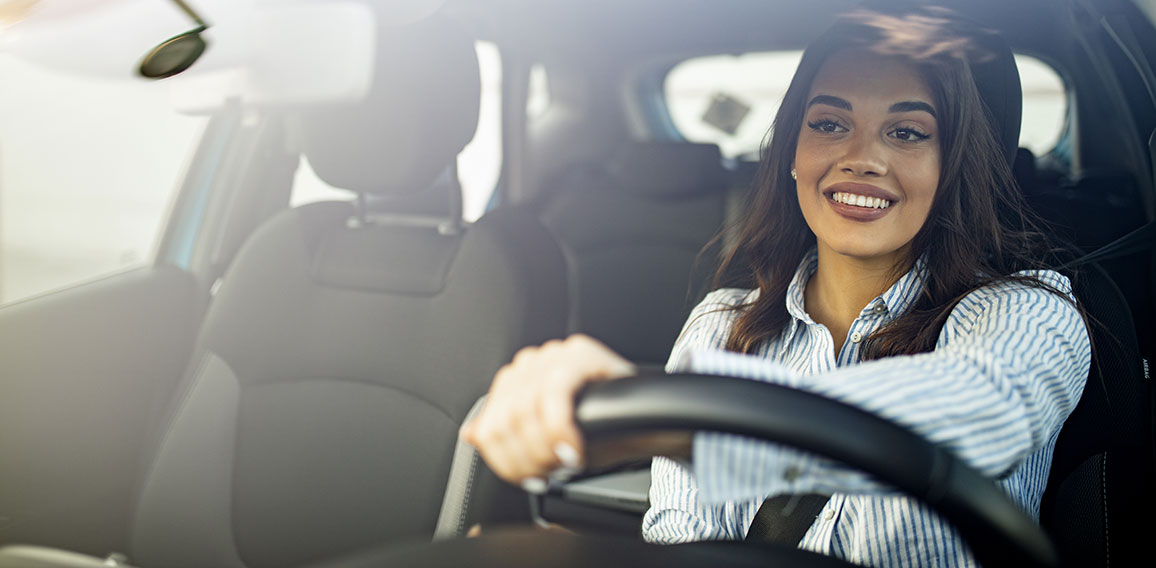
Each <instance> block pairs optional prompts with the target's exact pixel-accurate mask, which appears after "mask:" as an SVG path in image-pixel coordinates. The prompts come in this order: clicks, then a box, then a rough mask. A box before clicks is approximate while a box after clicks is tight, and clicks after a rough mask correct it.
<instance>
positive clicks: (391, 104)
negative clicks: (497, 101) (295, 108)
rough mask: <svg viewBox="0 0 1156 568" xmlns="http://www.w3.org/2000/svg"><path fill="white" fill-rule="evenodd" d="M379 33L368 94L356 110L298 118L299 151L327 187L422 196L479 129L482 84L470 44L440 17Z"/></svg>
mask: <svg viewBox="0 0 1156 568" xmlns="http://www.w3.org/2000/svg"><path fill="white" fill-rule="evenodd" d="M377 34H378V40H377V45H378V48H377V54H376V62H375V66H374V67H375V68H374V78H373V83H372V86H371V87H370V92H369V93H368V94H367V95H366V98H365V99H364V100H362V101H361V102H359V103H356V104H349V105H342V106H340V107H326V108H321V109H317V110H313V111H309V112H307V113H304V114H303V116H302V117H301V118H302V121H301V122H302V134H303V138H304V140H303V146H304V152H305V155H306V156H307V157H308V159H309V164H310V165H311V166H312V167H313V170H314V171H315V172H316V173H317V175H318V177H320V178H321V179H322V180H324V181H325V182H326V183H328V184H329V185H331V186H333V187H338V188H341V189H348V190H352V191H357V192H365V193H406V192H415V191H420V190H422V189H424V188H425V187H427V186H429V185H430V184H431V183H432V182H433V181H434V180H435V179H436V178H437V177H438V174H440V173H442V172H443V171H445V170H446V167H447V166H449V165H450V164H452V163H453V161H454V160H455V159H456V157H457V155H458V153H459V152H461V150H462V148H464V147H465V145H466V144H467V143H468V142H469V141H470V139H472V138H473V136H474V131H475V130H476V129H477V124H478V99H479V97H480V96H481V79H480V77H479V74H478V59H477V55H476V52H475V51H474V41H473V39H471V38H470V37H469V35H468V34H467V33H466V32H465V30H464V28H462V27H461V26H460V25H458V24H456V23H455V22H453V21H452V20H450V19H448V18H446V17H444V16H440V15H435V16H431V17H430V18H427V19H425V20H422V21H420V22H416V23H413V24H408V25H405V26H398V27H385V26H383V27H379V28H378V30H377Z"/></svg>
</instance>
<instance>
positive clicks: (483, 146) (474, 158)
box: [291, 41, 502, 221]
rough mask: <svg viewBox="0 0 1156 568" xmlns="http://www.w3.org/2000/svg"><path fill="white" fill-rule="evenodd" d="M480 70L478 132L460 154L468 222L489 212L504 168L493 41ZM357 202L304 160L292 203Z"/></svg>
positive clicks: (481, 56) (481, 50)
mask: <svg viewBox="0 0 1156 568" xmlns="http://www.w3.org/2000/svg"><path fill="white" fill-rule="evenodd" d="M476 49H477V53H478V67H479V71H480V73H481V80H482V95H481V100H480V101H479V104H480V107H479V111H478V129H477V131H476V132H475V133H474V138H473V140H471V141H470V143H469V144H467V145H466V147H465V148H464V149H462V152H461V153H460V154H458V178H459V179H460V180H461V183H462V216H463V217H464V218H465V220H467V221H474V220H477V218H478V217H481V216H482V213H484V212H485V210H486V205H487V204H488V203H489V200H490V196H491V195H492V194H493V193H494V188H495V187H497V184H498V177H499V176H500V174H501V169H502V130H501V128H502V117H501V107H502V59H501V54H500V53H499V52H498V47H497V46H496V45H494V44H493V43H491V42H485V41H479V42H477V44H476ZM351 199H353V194H352V193H351V192H348V191H345V190H341V189H336V188H333V187H330V186H329V185H328V184H326V183H325V182H324V181H322V180H321V179H320V178H318V177H317V174H316V173H314V172H313V169H312V168H310V167H309V161H308V160H307V159H305V157H302V158H301V165H300V167H299V168H297V175H296V178H295V179H294V182H293V193H292V198H291V204H292V205H293V206H297V205H303V204H305V203H311V202H314V201H327V200H339V201H346V200H351Z"/></svg>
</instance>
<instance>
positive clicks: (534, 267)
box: [130, 19, 568, 568]
mask: <svg viewBox="0 0 1156 568" xmlns="http://www.w3.org/2000/svg"><path fill="white" fill-rule="evenodd" d="M379 36H380V44H381V45H380V46H379V49H378V52H377V62H376V66H377V69H376V76H375V80H374V85H373V87H372V88H371V92H370V93H369V95H368V98H367V100H365V101H364V102H361V103H358V104H353V105H347V106H342V107H336V108H317V109H312V110H309V111H304V112H302V114H301V116H300V125H301V129H300V130H301V132H302V138H303V145H304V148H305V151H304V153H305V155H306V156H307V158H308V159H309V162H310V163H311V164H312V165H313V168H314V170H315V171H316V173H317V174H318V176H319V177H321V179H323V180H324V181H325V182H326V183H328V184H329V185H331V186H334V187H338V188H343V189H347V190H349V191H351V192H354V193H357V194H359V195H360V196H361V199H360V200H359V202H358V204H353V203H350V202H344V201H334V202H320V203H313V204H309V205H305V206H302V207H299V208H296V209H289V210H286V211H284V212H282V213H280V214H278V215H276V216H275V217H273V218H272V219H270V220H269V221H267V222H266V223H264V224H263V225H262V226H261V227H260V228H258V229H257V230H256V231H255V232H254V234H253V235H252V236H251V237H250V238H249V240H248V242H247V243H246V244H245V245H244V246H243V247H242V248H241V250H240V252H239V253H238V255H237V257H236V259H235V260H234V261H233V263H232V266H231V267H230V268H229V270H228V272H227V273H226V274H225V275H224V277H223V280H222V282H221V286H220V289H219V291H218V293H217V294H216V296H215V298H214V300H213V304H212V306H211V307H210V309H209V312H208V314H207V316H206V318H205V323H204V326H203V329H202V332H201V335H200V337H199V338H198V352H199V356H198V358H197V359H196V360H195V362H194V365H193V367H192V368H191V369H189V372H188V377H189V379H188V383H187V385H186V387H185V388H184V389H183V394H182V395H181V397H180V400H179V401H178V403H177V404H176V405H175V409H174V412H173V415H172V418H171V420H170V421H169V424H168V427H167V428H166V430H165V431H164V433H163V439H162V441H161V442H160V446H159V448H158V450H157V451H156V454H155V459H154V460H153V463H152V466H151V467H150V468H149V470H148V472H147V475H146V476H145V479H144V483H143V488H142V489H141V491H140V493H139V495H140V497H139V504H138V507H137V514H136V518H135V521H134V524H133V526H132V540H131V545H132V549H131V550H130V558H131V559H132V562H133V563H134V564H136V565H140V566H164V567H170V568H180V567H206V566H214V567H219V568H255V567H282V566H298V565H302V564H306V563H322V562H326V561H328V560H331V559H333V558H336V557H341V556H345V555H348V554H355V553H358V552H363V551H366V550H371V549H373V548H376V547H378V546H381V545H384V544H386V543H389V542H392V541H396V540H398V539H403V538H427V539H428V538H430V537H432V535H433V532H434V526H435V523H436V521H437V518H438V513H439V510H440V507H441V503H442V498H443V492H444V489H445V486H446V480H447V477H448V475H449V466H450V460H451V455H452V451H453V446H454V442H455V440H456V438H457V432H458V428H459V425H460V424H461V423H462V421H463V419H464V418H465V416H466V414H467V412H468V411H469V409H470V407H471V405H473V403H474V401H475V400H476V399H477V398H478V397H479V396H481V395H482V394H483V393H484V392H485V391H486V390H487V388H488V386H489V384H490V381H491V379H492V377H493V374H494V373H495V372H496V371H497V369H498V368H499V367H500V366H501V365H502V364H504V363H506V362H508V361H509V360H510V359H511V358H512V357H513V355H514V353H515V351H516V350H517V349H519V348H521V347H522V346H525V345H527V344H532V343H540V342H542V341H545V340H547V339H550V338H553V337H558V336H561V335H562V334H563V333H564V331H565V318H566V316H567V314H566V305H567V302H568V296H567V291H566V280H565V276H564V273H565V262H564V260H563V256H562V252H561V250H560V249H559V247H558V245H557V244H556V242H555V241H554V239H553V238H552V237H551V236H550V234H549V232H548V231H547V230H546V229H545V227H543V226H542V225H541V223H540V222H539V221H538V220H537V219H536V218H534V217H533V216H532V215H529V214H519V213H518V212H517V211H497V212H494V213H492V214H490V215H487V216H485V217H483V218H482V219H481V220H479V221H478V222H477V223H476V224H474V225H473V226H471V227H463V226H462V224H461V221H460V214H459V213H460V210H461V209H460V201H459V200H460V198H461V196H460V191H458V190H457V183H456V179H453V180H452V182H453V183H452V185H453V186H454V191H448V192H445V193H443V195H444V196H445V201H444V209H443V211H442V215H441V217H440V218H436V216H435V218H431V216H430V215H429V212H428V211H427V212H425V213H424V214H422V215H417V216H415V215H409V216H408V217H407V216H406V215H404V214H397V213H389V214H384V215H383V214H381V213H380V211H382V210H389V209H390V208H389V207H388V206H387V205H388V204H385V203H380V202H381V201H383V200H385V201H388V198H389V196H400V195H411V194H414V193H417V192H421V191H423V190H424V189H425V188H430V187H431V186H432V188H433V189H431V191H436V190H438V188H441V189H443V190H444V188H445V187H446V186H445V185H443V184H439V183H436V180H438V178H439V177H440V176H442V174H444V172H446V171H447V170H448V171H453V169H452V164H453V163H454V162H455V161H456V157H457V155H458V153H459V152H460V151H461V150H462V148H463V147H464V146H465V145H466V143H467V142H469V140H470V139H471V138H472V137H473V134H474V131H475V129H476V124H477V119H478V100H479V96H480V80H479V74H478V66H477V58H476V54H475V51H474V42H473V40H472V38H469V37H468V36H467V35H466V34H465V33H464V30H463V29H461V28H460V27H458V26H456V25H454V23H453V22H451V21H449V20H445V19H431V20H430V21H425V22H422V23H419V24H413V25H410V26H407V27H404V28H389V29H382V30H379ZM366 196H371V197H373V198H374V199H367V198H366ZM370 203H372V204H373V207H370V206H369V204H370Z"/></svg>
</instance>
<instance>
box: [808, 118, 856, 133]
mask: <svg viewBox="0 0 1156 568" xmlns="http://www.w3.org/2000/svg"><path fill="white" fill-rule="evenodd" d="M807 126H808V127H810V129H811V130H814V131H815V132H822V133H824V134H834V133H837V132H846V131H847V129H846V128H844V127H843V125H841V124H839V123H838V122H835V121H834V120H816V121H814V122H808V123H807Z"/></svg>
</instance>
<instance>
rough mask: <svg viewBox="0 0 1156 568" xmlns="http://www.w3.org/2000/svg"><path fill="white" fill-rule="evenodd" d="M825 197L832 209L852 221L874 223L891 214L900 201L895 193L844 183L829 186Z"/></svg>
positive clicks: (870, 186)
mask: <svg viewBox="0 0 1156 568" xmlns="http://www.w3.org/2000/svg"><path fill="white" fill-rule="evenodd" d="M823 195H825V196H826V197H827V199H828V200H830V202H831V203H830V206H831V209H832V210H834V211H835V213H838V214H839V215H842V216H844V217H846V218H848V219H850V220H852V221H874V220H876V219H879V218H881V217H883V216H885V215H887V214H888V213H890V212H891V210H892V208H891V206H892V205H894V204H896V203H897V202H898V201H899V197H898V196H896V195H895V194H894V192H890V191H886V190H884V189H882V188H879V187H876V186H874V185H870V184H865V183H852V182H842V183H836V184H832V185H830V186H828V187H827V188H826V189H824V190H823Z"/></svg>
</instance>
